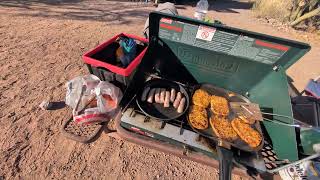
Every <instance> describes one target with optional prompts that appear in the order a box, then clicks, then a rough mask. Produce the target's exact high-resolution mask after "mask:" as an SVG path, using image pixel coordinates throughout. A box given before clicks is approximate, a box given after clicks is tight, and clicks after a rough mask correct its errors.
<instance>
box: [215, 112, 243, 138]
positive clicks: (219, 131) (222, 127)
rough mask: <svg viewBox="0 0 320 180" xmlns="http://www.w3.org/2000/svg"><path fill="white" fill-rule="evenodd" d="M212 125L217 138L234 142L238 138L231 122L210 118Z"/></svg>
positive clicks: (222, 118) (220, 118)
mask: <svg viewBox="0 0 320 180" xmlns="http://www.w3.org/2000/svg"><path fill="white" fill-rule="evenodd" d="M210 125H211V127H212V130H213V132H214V134H216V136H218V137H219V138H221V139H225V140H228V141H234V140H236V139H237V137H238V135H237V133H236V132H235V131H234V130H233V128H232V126H231V124H230V122H229V121H228V120H227V119H225V118H224V117H219V116H212V117H211V118H210Z"/></svg>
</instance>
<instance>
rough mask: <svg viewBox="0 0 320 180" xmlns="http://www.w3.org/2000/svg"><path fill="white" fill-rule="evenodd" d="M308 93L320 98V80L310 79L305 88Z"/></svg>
mask: <svg viewBox="0 0 320 180" xmlns="http://www.w3.org/2000/svg"><path fill="white" fill-rule="evenodd" d="M305 91H306V93H307V94H310V95H312V96H313V97H315V98H317V99H320V82H319V81H315V80H310V81H309V83H308V85H307V87H306V88H305Z"/></svg>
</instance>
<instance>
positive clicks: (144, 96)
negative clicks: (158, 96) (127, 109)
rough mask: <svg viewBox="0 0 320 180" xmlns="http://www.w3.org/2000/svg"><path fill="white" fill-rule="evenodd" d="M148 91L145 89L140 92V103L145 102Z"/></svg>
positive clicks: (148, 88)
mask: <svg viewBox="0 0 320 180" xmlns="http://www.w3.org/2000/svg"><path fill="white" fill-rule="evenodd" d="M149 90H150V87H147V88H145V89H144V90H143V92H142V96H141V101H145V100H147V95H148V92H149Z"/></svg>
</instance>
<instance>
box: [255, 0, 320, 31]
mask: <svg viewBox="0 0 320 180" xmlns="http://www.w3.org/2000/svg"><path fill="white" fill-rule="evenodd" d="M253 9H254V12H255V14H256V15H257V16H258V17H269V18H276V19H280V20H282V21H287V22H289V23H290V25H291V26H293V27H295V26H296V25H298V24H300V23H302V22H304V23H305V24H306V25H308V26H316V27H318V26H319V24H320V22H319V19H320V17H319V16H320V0H255V2H254V6H253Z"/></svg>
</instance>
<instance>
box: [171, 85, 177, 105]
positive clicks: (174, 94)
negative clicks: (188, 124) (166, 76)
mask: <svg viewBox="0 0 320 180" xmlns="http://www.w3.org/2000/svg"><path fill="white" fill-rule="evenodd" d="M170 93H171V94H170V102H172V103H173V102H174V100H175V99H176V90H175V89H174V88H172V89H171V92H170Z"/></svg>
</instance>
